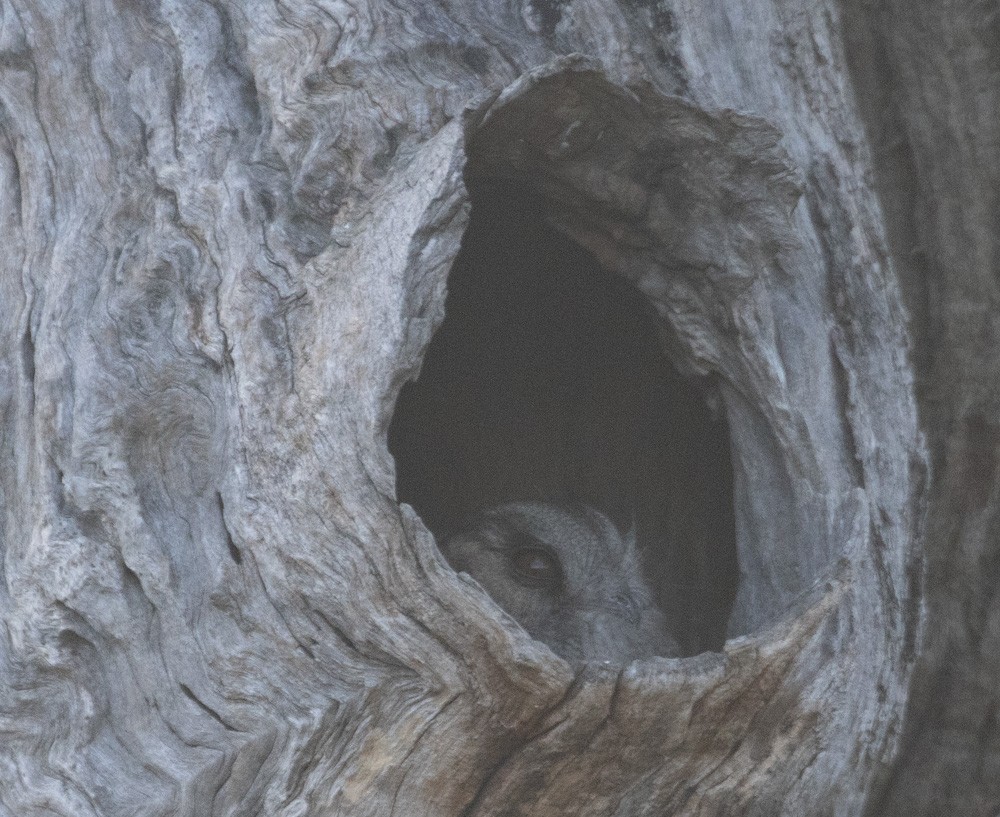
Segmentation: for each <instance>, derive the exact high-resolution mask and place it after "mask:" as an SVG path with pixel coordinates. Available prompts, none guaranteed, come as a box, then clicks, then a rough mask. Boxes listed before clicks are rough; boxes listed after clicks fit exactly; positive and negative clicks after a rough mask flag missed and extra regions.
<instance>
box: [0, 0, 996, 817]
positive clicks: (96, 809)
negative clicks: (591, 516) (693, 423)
mask: <svg viewBox="0 0 1000 817" xmlns="http://www.w3.org/2000/svg"><path fill="white" fill-rule="evenodd" d="M977 10H980V11H982V13H983V14H987V10H985V9H980V7H979V6H975V5H973V4H968V5H967V6H961V7H959V6H958V5H955V7H954V8H952V7H951V6H945V7H940V6H939V4H931V3H930V2H926V3H924V2H921V3H918V4H917V5H916V6H912V7H911V6H909V5H907V6H905V7H904V6H903V5H902V4H899V3H890V4H889V5H888V6H886V7H885V8H884V9H878V10H875V9H871V8H869V7H867V6H864V5H862V4H857V3H851V2H844V3H837V2H834V0H826V2H817V3H814V4H808V5H807V7H805V8H803V7H802V6H801V4H797V3H794V2H790V0H737V1H736V2H726V3H722V2H717V1H716V0H711V1H710V2H705V3H697V4H686V3H682V2H668V0H660V2H647V0H631V1H627V0H621V2H619V3H608V2H605V0H570V2H557V1H555V0H552V1H551V2H550V1H549V0H525V2H523V3H522V2H511V3H506V4H504V3H499V2H494V1H493V0H480V1H479V2H476V3H472V4H469V3H454V4H453V3H450V2H447V1H446V0H442V2H436V3H424V2H413V3H407V2H400V3H395V4H389V3H384V2H363V1H362V2H359V3H355V4H347V3H341V2H335V1H334V0H330V2H325V1H324V2H312V3H307V4H301V3H300V4H286V5H282V4H265V3H255V2H249V1H245V2H226V1H225V0H220V1H219V2H214V3H201V2H190V1H189V0H181V1H180V2H178V0H160V1H159V2H156V1H155V0H153V1H151V2H142V3H117V4H116V3H110V2H106V0H83V2H80V3H74V4H62V3H58V2H40V1H39V0H35V2H22V0H3V2H2V3H0V72H2V79H0V135H2V140H0V173H2V180H3V181H2V184H0V234H2V235H3V236H4V239H5V241H4V247H3V252H2V253H0V264H2V267H0V287H2V290H0V423H2V426H0V428H2V433H0V445H2V447H3V453H2V463H3V466H2V468H0V508H2V511H3V515H2V517H0V520H2V522H0V550H2V553H3V561H2V573H3V582H2V583H0V611H2V616H0V620H2V623H3V627H2V628H0V735H2V736H3V740H2V741H0V813H2V814H10V815H17V817H21V816H22V815H24V816H25V817H26V816H27V815H50V814H62V815H102V816H103V815H129V817H131V816H132V815H140V814H141V815H197V816H198V817H201V815H209V814H211V815H216V814H218V815H252V814H261V815H287V817H292V815H296V816H300V815H321V814H350V815H369V814H370V815H382V816H384V815H391V814H399V815H407V816H409V815H421V814H428V815H455V816H456V817H457V816H458V815H462V816H463V817H472V815H488V814H510V815H514V814H532V815H546V814H553V815H555V814H581V815H642V814H691V815H694V814H698V815H724V814H746V815H774V814H783V815H801V814H836V815H860V814H864V813H865V812H866V811H867V812H868V813H870V814H894V813H899V814H903V813H912V812H914V811H916V813H926V814H935V813H941V811H942V810H943V809H946V808H947V809H951V810H953V811H955V813H963V814H977V815H978V814H983V815H986V814H992V813H993V812H995V811H996V809H997V808H998V807H1000V806H998V803H997V790H996V785H997V784H996V782H995V781H996V780H997V779H1000V775H997V774H995V773H994V770H995V768H996V765H997V763H998V758H1000V752H998V748H1000V738H998V734H1000V731H998V730H997V729H996V724H995V718H996V712H997V711H998V710H997V705H996V704H997V702H996V693H995V692H994V687H995V685H994V684H992V680H991V679H992V678H994V677H995V670H996V655H997V651H996V646H997V645H996V639H997V638H998V637H1000V636H998V633H1000V626H998V622H1000V617H998V610H1000V608H998V606H997V599H998V598H1000V597H998V596H997V595H996V593H995V587H996V580H997V575H996V564H997V547H998V546H997V545H996V536H995V535H994V534H995V528H996V523H995V520H996V508H997V507H998V503H1000V498H998V495H997V491H996V488H995V487H994V472H995V468H996V451H997V446H998V440H1000V436H998V435H997V433H996V421H995V419H994V415H995V411H994V409H995V407H996V394H997V385H996V384H997V383H1000V377H998V376H997V374H998V373H997V372H996V371H995V369H996V366H997V363H996V362H995V357H996V356H995V354H994V353H993V350H994V344H995V340H994V338H995V337H996V334H995V333H994V331H993V322H994V320H995V319H994V316H995V315H996V314H997V310H996V309H995V308H994V306H993V305H994V303H995V298H996V293H995V292H994V290H995V288H996V286H997V280H998V278H997V276H996V259H997V257H998V256H997V253H996V241H997V238H996V234H995V233H996V231H995V229H991V225H992V227H995V218H996V216H995V213H996V205H997V203H998V202H997V192H996V191H997V190H998V189H1000V187H998V185H997V181H998V179H997V167H998V163H997V161H996V155H995V154H996V148H997V145H996V140H995V136H994V131H993V129H992V124H991V123H992V116H993V113H992V112H993V111H995V110H996V109H997V105H996V103H997V102H1000V100H997V99H996V96H997V94H998V91H997V90H996V89H997V85H996V84H995V80H996V74H997V67H998V66H997V54H998V51H997V44H998V42H997V41H998V38H997V36H996V32H997V29H996V16H995V13H993V12H990V14H993V16H989V15H988V14H987V18H986V19H987V22H988V25H986V26H982V25H979V24H978V23H979V22H980V21H979V19H978V17H977ZM960 37H969V38H971V39H972V41H973V43H974V47H973V48H970V49H969V50H967V51H963V52H960V53H959V54H958V55H957V56H956V50H955V48H954V47H953V45H952V43H954V42H956V41H958V39H959V38H960ZM896 140H901V142H897V141H896ZM900 145H902V146H900ZM481 179H501V180H507V181H510V182H514V183H517V184H519V185H523V186H526V187H528V188H530V189H531V190H532V192H533V193H534V194H535V195H537V196H539V197H540V198H541V200H542V201H543V202H544V216H545V219H546V222H547V223H548V224H550V225H551V226H552V227H553V228H555V229H556V230H558V231H560V232H561V233H562V234H564V235H565V236H568V237H569V238H570V239H572V240H573V241H575V242H577V243H578V244H579V245H581V246H582V247H584V248H586V249H587V250H589V251H590V252H592V253H593V254H594V256H595V257H596V258H597V259H598V261H600V263H601V264H602V265H603V266H604V267H605V268H606V269H607V270H609V271H611V272H613V273H615V274H616V275H620V276H622V277H623V278H624V279H625V280H627V281H629V282H630V283H631V284H633V285H634V286H635V287H636V288H637V289H638V290H639V291H640V292H641V293H642V294H643V295H644V297H645V298H646V299H647V300H648V302H649V303H650V304H652V306H653V308H654V309H655V312H656V315H657V317H658V320H659V321H660V331H661V333H662V339H663V344H664V346H665V348H666V349H667V350H668V351H669V354H670V355H671V357H672V359H673V360H674V361H675V363H676V364H677V365H678V367H679V368H680V369H681V370H682V371H683V372H684V373H685V374H686V375H688V376H690V377H692V378H702V379H704V380H705V381H706V382H710V383H712V384H713V389H714V392H715V395H716V398H717V400H718V402H719V405H720V407H721V410H722V411H723V412H724V414H725V416H726V418H727V420H728V427H729V429H730V435H731V447H732V458H733V471H734V486H733V492H734V505H735V520H736V551H737V555H738V561H739V570H740V580H739V585H738V588H737V590H736V600H735V603H734V605H733V608H732V611H731V613H730V615H729V619H728V632H729V636H730V637H729V639H728V640H727V641H726V644H725V646H724V648H723V649H722V650H721V651H719V652H706V653H702V654H700V655H695V656H689V657H683V658H654V659H644V660H641V661H636V662H633V663H632V664H630V665H628V666H626V667H617V666H610V665H603V664H592V665H587V666H583V667H580V666H571V665H570V664H568V663H566V662H565V661H563V660H562V659H560V658H559V657H557V656H556V655H554V654H553V653H552V652H551V651H550V650H549V649H548V648H547V647H545V646H544V645H543V644H541V643H539V642H536V641H533V640H532V639H531V638H530V637H529V636H528V635H527V634H526V633H525V632H524V631H523V630H521V629H520V628H519V627H518V626H517V625H516V624H515V623H514V622H513V621H512V620H510V619H509V618H508V617H506V616H505V615H504V614H503V613H502V611H501V610H500V609H499V608H498V607H497V605H496V604H495V603H494V602H493V601H492V600H491V599H490V598H489V597H488V596H486V595H485V594H484V593H483V592H482V590H481V589H480V588H479V587H478V585H476V584H475V583H474V582H473V581H471V580H470V579H468V577H465V576H461V575H456V574H455V572H454V571H452V570H451V569H450V568H449V567H448V565H447V563H446V562H445V561H444V559H443V558H442V557H441V555H440V553H439V552H438V550H437V548H436V546H435V543H434V538H433V536H432V535H431V533H430V532H429V530H428V528H427V527H426V526H425V524H424V522H423V521H422V520H421V518H420V517H419V516H418V514H417V513H416V512H415V511H414V510H413V509H412V508H410V507H409V506H408V505H405V504H403V505H401V504H400V503H399V502H398V499H397V496H396V487H395V472H394V462H393V459H392V457H391V456H390V454H389V450H388V447H387V434H388V429H389V426H390V422H391V420H392V416H393V410H394V406H395V405H396V399H397V397H398V395H399V392H400V389H401V388H402V386H403V384H404V383H405V382H406V381H407V380H408V379H411V378H413V377H415V376H416V375H417V374H418V372H419V369H420V366H421V361H422V359H423V355H424V353H425V351H426V349H427V347H428V344H429V343H430V342H431V339H432V337H433V333H434V330H435V328H436V327H437V326H438V325H439V324H440V322H441V320H442V317H443V314H444V303H445V295H446V291H447V281H448V273H449V270H450V268H451V266H452V264H453V263H454V261H455V259H456V257H457V256H458V254H459V250H460V246H461V242H462V237H463V232H464V230H465V227H466V224H467V221H468V218H469V209H470V194H469V188H470V187H471V186H474V185H475V183H476V182H477V180H481ZM991 219H992V221H991ZM932 462H933V464H934V466H935V468H934V478H933V480H931V481H929V480H928V473H929V471H928V466H929V464H930V463H932ZM925 522H926V524H925ZM925 566H926V572H927V582H926V585H925V584H924V582H923V576H924V573H925ZM984 718H986V719H987V720H986V721H984V720H983V719H984ZM942 746H943V747H944V750H943V751H941V747H942ZM943 781H956V785H955V787H954V788H949V787H948V786H947V785H944V783H943ZM991 808H992V809H993V812H991V811H990V809H991Z"/></svg>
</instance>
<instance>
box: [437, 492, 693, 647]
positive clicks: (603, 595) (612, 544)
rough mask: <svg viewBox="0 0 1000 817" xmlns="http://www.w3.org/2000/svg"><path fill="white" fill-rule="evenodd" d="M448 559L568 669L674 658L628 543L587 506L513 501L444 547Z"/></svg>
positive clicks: (660, 615)
mask: <svg viewBox="0 0 1000 817" xmlns="http://www.w3.org/2000/svg"><path fill="white" fill-rule="evenodd" d="M445 555H446V556H447V557H448V560H449V561H450V562H451V564H452V566H453V567H454V568H455V569H456V570H461V571H465V572H466V573H468V574H469V575H471V576H472V577H473V578H474V579H476V581H478V582H479V583H480V584H481V585H482V586H483V588H484V589H485V590H486V592H488V593H489V594H490V595H491V596H492V597H493V599H494V600H495V601H496V602H497V603H498V604H499V605H500V606H501V607H503V608H504V609H505V610H506V611H507V612H508V613H510V615H511V616H513V617H514V618H515V619H517V621H518V622H519V623H520V624H521V626H522V627H524V629H525V630H527V631H528V632H529V633H530V634H531V635H532V636H533V637H534V638H537V639H538V640H539V641H544V642H545V643H546V644H548V645H549V646H550V647H551V648H552V650H553V651H554V652H556V653H558V654H559V655H561V656H563V657H564V658H567V659H570V660H593V661H614V662H625V661H628V660H630V659H633V658H643V657H649V656H653V655H664V656H672V655H677V654H678V653H679V650H678V646H677V642H676V641H675V640H674V639H673V638H672V637H671V635H670V634H669V632H668V631H667V627H666V622H665V620H664V617H663V613H662V612H661V611H660V610H659V608H658V607H657V606H656V605H655V603H654V601H653V595H652V592H651V590H650V588H649V585H648V584H647V582H646V580H645V578H644V577H643V575H642V571H641V569H640V564H639V557H638V554H637V552H636V547H635V537H634V535H632V534H629V535H626V536H622V534H621V533H620V532H619V530H618V529H617V528H616V527H615V525H614V524H613V523H612V522H611V520H610V519H608V517H607V516H605V515H604V514H602V513H600V512H599V511H596V510H594V509H593V508H590V507H586V506H575V507H562V506H557V505H551V504H546V503H541V502H512V503H509V504H506V505H500V506H498V507H495V508H491V509H489V510H487V511H485V512H483V513H481V514H478V515H477V516H476V517H475V518H474V519H472V520H470V522H469V524H468V525H467V526H466V527H465V528H464V529H463V530H461V531H460V532H458V533H456V534H455V535H453V536H452V537H450V538H449V540H448V541H447V543H446V545H445Z"/></svg>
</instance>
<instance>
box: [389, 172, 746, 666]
mask: <svg viewBox="0 0 1000 817" xmlns="http://www.w3.org/2000/svg"><path fill="white" fill-rule="evenodd" d="M470 193H471V196H472V214H471V222H470V224H469V227H468V229H467V231H466V234H465V237H464V239H463V242H462V248H461V252H460V254H459V256H458V258H457V260H456V262H455V264H454V266H453V268H452V271H451V273H450V275H449V278H448V288H449V292H448V297H447V301H446V304H445V319H444V321H443V323H442V324H441V326H440V328H439V329H438V331H437V333H436V334H435V336H434V338H433V340H432V342H431V343H430V345H429V347H428V349H427V352H426V355H425V358H424V362H423V367H422V369H421V372H420V377H419V379H418V380H417V381H415V382H411V383H408V384H407V385H406V386H405V387H404V388H403V391H402V393H401V395H400V398H399V401H398V403H397V405H396V411H395V414H394V417H393V421H392V425H391V427H390V431H389V448H390V451H391V453H392V454H393V456H394V457H395V460H396V474H397V492H398V497H399V500H400V501H401V502H406V503H408V504H410V505H412V506H413V507H414V508H415V509H416V510H417V512H418V513H419V514H420V516H421V517H422V518H423V520H424V522H425V523H426V524H427V526H428V527H429V528H430V529H431V531H432V532H433V533H434V534H435V535H436V536H437V537H439V538H441V537H447V536H448V534H449V533H450V532H451V531H452V530H453V529H454V528H455V527H456V526H457V525H459V524H460V523H461V522H462V520H463V519H464V518H465V517H466V516H467V515H468V514H470V513H472V512H473V511H475V510H478V509H481V508H483V507H487V506H490V505H493V504H497V503H500V502H504V501H508V500H515V499H519V500H525V499H527V500H542V501H555V502H584V503H587V504H590V505H593V506H595V507H597V508H598V509H600V510H602V511H604V512H605V513H607V514H608V515H609V516H610V517H611V518H612V519H613V520H614V521H615V522H616V523H617V524H618V525H619V526H620V527H622V528H627V527H628V526H629V525H630V524H631V523H632V521H633V519H634V521H635V523H636V525H637V531H638V537H639V543H640V546H641V547H642V548H643V551H644V565H645V567H646V570H647V573H648V575H649V578H650V580H651V583H652V584H653V585H654V587H655V588H656V590H657V593H658V596H659V599H658V600H659V602H660V606H661V607H662V608H663V610H664V612H665V613H666V614H667V617H668V619H669V620H670V621H671V623H672V627H673V629H674V630H675V632H676V634H677V636H678V637H679V639H680V640H681V642H682V647H683V649H684V651H685V652H686V653H688V654H691V653H696V652H701V651H704V650H711V649H719V648H720V647H721V645H722V644H723V642H724V641H725V634H726V624H727V620H728V617H729V613H730V610H731V607H732V603H733V599H734V597H735V593H736V584H737V577H738V567H737V559H736V532H735V521H734V514H733V475H732V465H731V462H730V448H729V434H728V429H727V427H726V423H725V420H724V418H722V417H721V416H714V415H713V412H712V411H710V409H709V407H708V405H707V403H706V396H707V394H708V393H709V386H710V384H708V383H705V382H694V381H692V380H690V379H687V378H684V377H682V376H681V375H680V374H679V373H678V372H677V370H676V369H675V368H674V367H673V366H672V365H671V363H670V361H669V360H668V359H667V357H666V355H665V354H664V351H663V344H662V342H661V332H660V321H659V319H658V318H657V316H656V313H655V311H654V309H653V307H652V305H651V304H650V303H649V302H648V301H647V299H646V298H645V297H644V296H643V295H642V294H641V293H640V292H639V291H638V290H637V289H635V287H633V286H632V285H631V284H630V283H629V282H627V281H626V280H625V279H623V278H621V277H620V276H618V275H615V274H613V273H610V272H608V271H606V270H604V269H603V268H601V266H600V265H599V264H598V263H597V262H596V261H595V259H594V258H593V257H592V256H591V255H590V254H589V253H588V252H586V251H585V250H583V249H582V248H581V247H580V246H579V245H577V244H575V243H574V242H573V241H571V240H570V239H568V238H566V237H564V236H563V235H561V234H559V233H557V232H556V231H555V230H554V229H552V228H551V227H549V226H548V225H547V223H546V218H545V215H546V205H545V202H544V200H542V199H540V198H539V197H537V196H536V195H534V194H532V193H530V192H528V191H526V190H524V189H520V188H517V187H514V186H511V185H509V184H500V183H496V182H479V183H477V184H474V185H470ZM720 414H721V413H720Z"/></svg>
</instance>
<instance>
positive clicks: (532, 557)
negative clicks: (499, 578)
mask: <svg viewBox="0 0 1000 817" xmlns="http://www.w3.org/2000/svg"><path fill="white" fill-rule="evenodd" d="M510 561H511V565H512V566H513V568H514V573H515V574H516V576H517V578H518V580H519V581H520V582H521V583H522V584H526V585H529V586H531V587H554V586H556V585H558V584H559V583H560V582H561V581H562V570H561V569H560V566H559V560H558V559H557V558H556V557H555V555H554V554H553V553H550V552H549V551H548V550H544V549H543V548H539V547H521V548H518V549H517V550H515V551H514V552H513V553H512V554H511V557H510Z"/></svg>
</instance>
